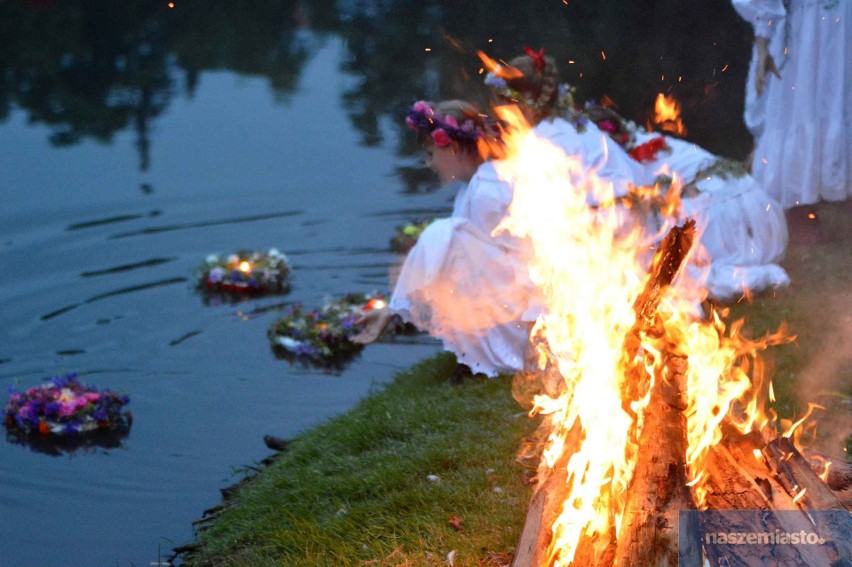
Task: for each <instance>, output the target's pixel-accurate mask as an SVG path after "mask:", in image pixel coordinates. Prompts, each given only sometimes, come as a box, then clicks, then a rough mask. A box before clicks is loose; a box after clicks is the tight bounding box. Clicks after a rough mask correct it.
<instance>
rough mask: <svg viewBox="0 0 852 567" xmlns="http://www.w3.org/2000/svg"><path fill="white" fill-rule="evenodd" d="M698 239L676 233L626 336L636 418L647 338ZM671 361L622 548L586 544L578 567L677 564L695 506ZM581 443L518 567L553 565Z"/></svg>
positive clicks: (681, 230)
mask: <svg viewBox="0 0 852 567" xmlns="http://www.w3.org/2000/svg"><path fill="white" fill-rule="evenodd" d="M694 234H695V222H694V221H692V220H690V221H687V222H686V223H685V224H684V226H683V227H675V228H673V229H672V230H670V231H669V233H668V234H667V235H666V237H665V238H664V239H663V241H662V243H661V244H660V247H659V250H658V251H657V254H656V255H655V257H654V261H653V263H652V269H651V273H650V274H649V277H648V279H647V280H646V282H645V285H644V288H643V291H642V293H640V295H639V296H638V298H637V300H636V301H635V303H634V312H635V313H636V323H635V324H634V325H633V327H632V328H631V330H630V331H629V332H628V333H627V335H626V336H625V340H624V346H623V356H624V357H625V359H626V360H627V361H629V364H630V366H631V369H630V370H629V371H628V372H627V378H628V380H627V383H626V384H625V385H624V387H625V389H626V390H628V394H627V395H626V397H625V399H627V400H628V402H627V404H628V405H625V410H626V411H627V412H628V413H629V414H630V415H632V416H634V418H635V417H636V413H635V412H633V411H632V410H631V409H630V407H629V400H634V399H637V398H639V397H641V396H643V395H644V392H643V390H647V387H648V379H647V376H646V370H645V368H644V363H643V362H642V360H641V358H642V357H641V356H638V355H639V350H640V347H641V336H642V334H643V333H645V332H647V331H648V330H649V329H651V328H652V326H653V325H654V321H655V318H656V313H657V308H658V307H659V304H660V301H661V300H662V297H663V295H664V294H665V291H666V289H667V288H668V286H669V285H670V284H671V282H672V280H673V279H674V277H675V275H676V274H677V272H678V270H679V269H680V266H681V264H682V263H683V261H684V259H685V258H686V255H687V253H688V252H689V249H690V248H691V246H692V242H693V238H694ZM668 358H669V360H668V364H667V365H666V367H668V368H670V369H672V370H673V373H672V374H671V375H669V376H665V377H663V378H662V379H660V380H657V383H656V384H655V387H654V388H653V389H652V392H651V401H650V403H649V405H648V408H647V411H646V412H645V414H644V423H645V425H644V427H643V429H642V434H641V437H640V440H639V442H640V446H641V447H642V452H641V453H640V455H639V458H638V461H637V464H636V469H635V472H634V477H633V478H634V482H633V484H632V485H631V487H630V494H631V496H630V498H629V500H628V504H627V508H626V511H625V519H624V527H623V528H622V533H621V534H620V535H619V537H618V546H617V547H616V546H615V537H614V534H610V539H609V541H590V538H588V537H586V538H584V540H583V541H581V543H580V545H579V547H578V550H577V553H576V555H575V560H574V561H575V564H578V565H595V564H598V565H612V564H613V562H614V560H615V558H616V556H617V557H618V564H620V565H649V566H650V565H673V564H676V563H677V556H678V548H677V514H678V510H680V509H681V508H694V507H695V505H694V503H693V502H692V497H691V496H690V494H689V488H688V487H687V486H686V473H685V465H684V455H685V452H686V437H685V418H684V416H683V413H682V410H683V409H684V405H683V403H682V400H681V392H682V381H683V375H684V373H685V368H686V362H685V360H684V359H682V358H681V359H678V358H675V357H668ZM553 371H554V368H553V367H552V365H548V367H547V368H546V369H544V372H545V373H546V374H548V375H549V374H550V373H552V372H553ZM580 437H581V431H580V428H579V427H578V426H577V424H575V426H574V428H573V429H572V431H571V433H570V434H569V436H568V438H567V440H566V443H565V446H566V448H567V449H566V450H565V451H564V452H563V454H562V456H561V457H560V459H559V460H558V461H557V463H556V465H555V466H554V467H553V469H552V471H551V473H550V475H549V476H548V477H547V478H546V479H545V480H544V481H543V482H540V483H539V486H538V488H537V491H536V494H535V495H534V497H533V499H532V502H531V504H530V507H529V511H528V513H527V519H526V522H525V524H524V529H523V532H522V534H521V539H520V542H519V543H518V546H517V548H516V556H515V560H514V563H513V564H514V565H516V566H519V567H520V566H523V567H527V566H533V565H544V564H545V563H546V561H548V558H549V557H550V552H551V549H550V548H551V545H552V537H553V534H552V532H551V526H552V524H553V521H554V520H555V518H556V517H557V516H558V514H559V513H560V511H561V510H560V508H561V505H563V503H564V501H565V494H566V493H567V492H568V487H567V485H566V481H567V472H566V470H565V465H566V463H567V461H568V459H569V458H570V454H571V452H572V447H574V446H576V443H577V442H579V440H580ZM601 548H603V549H601ZM696 557H698V556H697V555H696ZM695 564H696V565H698V564H699V563H695Z"/></svg>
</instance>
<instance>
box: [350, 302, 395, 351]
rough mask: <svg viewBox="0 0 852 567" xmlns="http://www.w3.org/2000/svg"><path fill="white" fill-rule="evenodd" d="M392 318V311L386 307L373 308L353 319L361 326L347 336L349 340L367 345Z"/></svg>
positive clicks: (377, 336) (380, 332)
mask: <svg viewBox="0 0 852 567" xmlns="http://www.w3.org/2000/svg"><path fill="white" fill-rule="evenodd" d="M391 319H393V313H391V311H390V309H389V308H387V307H382V308H381V309H373V310H372V311H369V312H368V313H366V314H364V315H363V316H362V317H361V318H359V319H358V320H357V321H355V324H356V325H358V326H363V329H361V332H360V333H358V334H357V335H353V336H351V337H349V340H350V341H352V342H353V343H355V344H358V345H368V344H370V343H372V342H375V340H376V339H378V338H379V336H381V334H382V332H383V331H384V330H385V329H386V328H387V326H388V325H389V324H390V322H391Z"/></svg>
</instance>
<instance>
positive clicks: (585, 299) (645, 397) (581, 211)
mask: <svg viewBox="0 0 852 567" xmlns="http://www.w3.org/2000/svg"><path fill="white" fill-rule="evenodd" d="M496 110H497V114H498V115H499V117H500V118H501V120H503V121H504V123H506V124H507V125H508V128H507V130H506V135H505V138H504V142H505V150H506V158H505V159H502V160H500V161H497V162H495V168H496V169H497V172H498V173H499V175H500V176H501V178H503V179H504V180H506V181H507V182H509V183H511V184H512V185H513V187H514V197H513V201H512V204H511V207H510V211H509V215H508V217H507V218H506V219H504V221H503V222H502V223H501V225H500V226H499V227H498V228H497V229H496V230H495V233H497V232H499V231H502V230H508V231H509V232H511V233H512V234H514V235H515V236H518V237H521V238H527V239H529V241H530V243H531V245H532V252H531V254H532V257H531V258H530V259H529V261H528V267H529V274H528V275H529V278H530V280H531V281H532V282H533V283H534V284H535V285H536V286H537V288H538V290H539V291H540V293H541V295H542V300H543V304H544V306H543V308H542V312H541V314H540V315H539V317H538V319H537V321H536V323H535V325H534V327H533V331H532V339H531V341H532V344H533V345H534V346H535V347H536V349H537V352H536V356H535V357H534V358H535V360H536V363H535V365H536V367H537V368H533V369H530V370H537V371H538V372H540V373H546V372H551V373H555V374H556V375H558V378H559V380H561V382H560V384H561V386H562V387H561V389H560V391H561V393H553V394H550V393H547V394H539V395H537V396H535V399H534V407H533V409H532V411H531V414H533V415H535V414H543V415H547V416H548V420H547V423H549V424H550V428H551V429H550V431H549V436H548V437H547V440H546V442H545V445H544V449H543V453H542V459H541V462H540V464H539V476H540V480H543V479H544V478H546V477H547V476H548V475H550V474H551V472H552V471H553V470H554V467H556V466H557V465H558V466H560V467H563V466H564V467H565V468H564V472H566V473H567V497H566V499H565V501H564V503H563V505H562V508H561V511H560V514H559V516H558V517H557V518H556V520H555V521H554V523H553V526H552V531H553V539H552V544H551V549H550V550H548V553H549V557H548V560H547V564H548V565H558V566H562V565H571V564H572V562H573V561H574V558H575V554H576V553H577V550H578V545H579V544H580V541H581V539H582V538H584V537H585V538H588V541H594V542H595V543H594V544H592V547H593V550H592V552H591V553H592V555H594V556H595V561H597V559H599V558H600V557H601V555H602V554H603V552H604V550H605V549H606V547H607V545H608V544H609V542H610V541H611V538H612V534H618V532H619V529H620V526H621V522H622V517H623V513H624V507H625V503H626V494H627V486H628V484H629V483H630V481H631V478H632V476H633V470H634V467H635V463H636V457H637V455H638V445H637V440H638V438H639V433H640V432H641V428H642V422H643V420H642V415H643V412H644V409H645V407H647V404H648V402H649V400H650V392H651V388H650V387H649V388H648V390H647V391H646V392H644V393H641V394H640V395H639V396H638V397H637V399H626V398H625V393H624V387H623V386H624V384H625V383H626V382H627V381H628V380H629V378H628V374H627V372H628V367H631V368H633V369H634V371H635V369H636V365H635V361H628V360H625V358H626V357H624V356H623V351H624V344H625V337H626V335H627V333H628V332H629V331H630V329H631V328H632V327H633V325H634V323H635V322H636V313H635V312H634V309H633V304H634V302H635V300H636V298H637V297H638V296H639V294H640V293H641V291H642V289H643V286H644V282H645V280H646V278H647V268H648V264H649V261H650V252H651V247H652V244H653V242H654V241H655V239H656V238H658V236H659V234H658V233H657V231H656V230H654V229H649V228H646V227H644V226H643V224H642V222H641V216H638V215H636V213H635V211H633V210H632V209H631V207H628V206H624V203H623V202H622V200H620V199H616V198H615V195H614V189H613V186H612V184H611V183H609V182H608V181H607V180H605V179H601V178H599V177H598V176H597V175H596V174H595V172H594V171H587V170H584V168H583V166H582V165H581V160H580V159H579V158H578V157H576V156H568V155H566V154H565V153H564V152H563V151H562V150H561V149H560V148H558V147H556V146H555V145H553V144H552V143H550V142H549V141H548V140H546V139H542V138H539V137H538V136H536V135H535V132H534V131H531V129H530V126H529V125H528V124H527V123H526V122H525V120H524V118H523V115H522V113H521V111H520V110H519V109H518V108H517V107H515V106H501V107H498V108H497V109H496ZM655 191H656V192H655ZM675 192H676V193H679V191H675ZM636 195H637V196H638V197H639V198H640V199H648V198H651V197H655V198H657V197H660V196H661V195H662V189H661V188H659V187H658V188H651V189H639V190H637V191H636ZM590 202H592V203H597V204H598V205H597V206H594V207H590V206H589V203H590ZM666 210H667V211H671V210H672V207H668V208H666ZM667 222H668V223H669V224H671V222H672V219H668V220H667ZM663 228H666V227H663ZM696 240H697V239H696ZM702 253H703V252H702V250H700V249H697V250H694V251H693V253H692V255H691V257H693V258H698V257H700V256H701V254H702ZM705 296H706V290H705V289H704V287H703V286H702V283H701V281H696V280H694V279H692V278H690V277H689V276H688V274H686V273H681V274H680V275H679V276H678V277H677V279H676V280H675V282H674V283H673V285H672V286H671V287H670V288H669V289H668V291H667V292H666V293H665V295H664V297H663V299H662V302H661V305H660V307H659V310H658V312H659V315H660V318H659V319H658V321H659V323H658V324H659V325H662V328H663V331H664V334H663V337H656V338H653V337H649V336H641V337H639V338H640V340H641V348H640V349H639V354H638V355H637V356H638V357H639V361H640V365H639V369H640V372H641V369H642V368H643V367H644V372H645V376H646V378H647V380H648V381H649V382H650V384H651V386H653V383H654V381H655V380H659V379H662V377H663V376H665V372H666V371H667V369H666V368H665V367H664V356H663V351H662V348H665V349H667V351H670V350H671V349H675V351H674V352H672V354H675V355H678V356H684V357H687V359H688V370H687V372H686V375H685V381H686V392H683V394H684V395H685V398H686V402H687V409H686V411H685V412H684V413H685V416H686V425H687V437H688V448H687V452H686V455H685V456H684V458H685V461H686V463H687V467H688V473H689V479H688V480H689V484H690V485H691V486H692V490H693V494H694V496H695V498H696V501H697V502H698V503H699V505H703V500H704V495H705V494H706V486H705V484H706V474H705V470H704V461H705V460H706V459H705V457H706V455H707V453H708V451H709V450H710V448H711V447H712V446H713V445H714V444H716V443H717V442H718V441H719V440H720V439H721V437H722V433H721V426H722V422H723V421H725V420H727V421H728V422H731V423H732V424H734V425H735V426H736V427H738V428H740V430H742V431H744V432H745V431H751V430H755V429H759V428H761V427H763V426H764V425H765V424H766V423H767V421H768V419H767V418H766V417H765V415H764V414H763V413H762V407H761V405H762V404H761V403H760V402H761V398H760V396H761V395H765V391H764V388H763V377H762V372H763V364H762V363H761V361H760V358H759V356H758V352H759V351H760V350H762V349H764V348H766V347H767V346H768V345H770V344H777V343H781V342H786V341H787V340H790V339H789V337H787V335H786V333H785V332H784V330H783V329H781V330H779V332H778V333H775V334H773V335H769V336H767V337H764V338H762V339H759V340H749V339H746V338H745V337H743V336H741V333H740V331H741V329H742V325H743V322H742V321H737V322H735V323H733V324H730V325H727V324H726V323H725V322H724V317H725V316H727V312H724V311H723V312H713V313H711V315H710V317H709V319H708V320H707V321H702V320H700V319H698V318H697V317H696V311H697V310H698V309H699V308H698V306H699V305H700V303H701V301H702V300H703V299H704V298H705ZM577 431H580V434H579V435H577V434H576V432H577ZM542 484H543V483H539V485H542ZM584 553H585V552H584Z"/></svg>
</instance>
